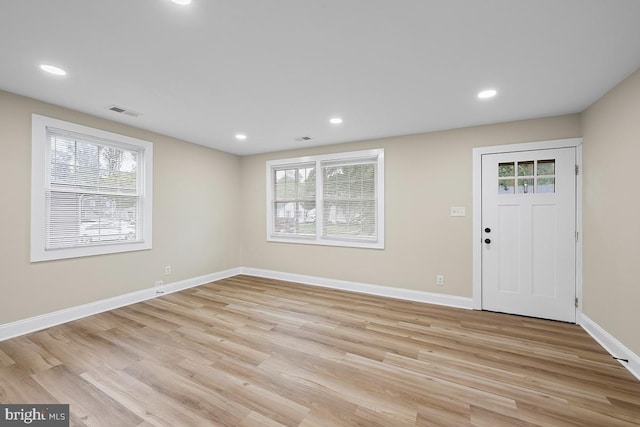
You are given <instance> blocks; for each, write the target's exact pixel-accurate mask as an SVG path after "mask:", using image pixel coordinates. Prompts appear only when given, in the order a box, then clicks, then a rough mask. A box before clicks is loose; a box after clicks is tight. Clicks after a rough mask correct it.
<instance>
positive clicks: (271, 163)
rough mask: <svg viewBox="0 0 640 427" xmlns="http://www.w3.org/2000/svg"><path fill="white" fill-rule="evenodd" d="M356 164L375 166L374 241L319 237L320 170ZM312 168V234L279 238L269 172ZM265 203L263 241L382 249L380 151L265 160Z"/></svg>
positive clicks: (382, 187) (382, 194)
mask: <svg viewBox="0 0 640 427" xmlns="http://www.w3.org/2000/svg"><path fill="white" fill-rule="evenodd" d="M359 161H370V162H371V163H374V164H375V165H376V168H377V171H376V177H375V179H376V236H375V240H374V239H371V240H370V239H366V238H362V239H358V238H353V239H349V238H333V237H324V236H323V234H324V233H323V229H322V227H323V219H322V218H323V212H324V209H323V206H322V203H323V196H322V194H323V190H322V185H323V177H322V174H321V173H320V171H321V170H322V166H323V165H325V164H330V163H331V162H336V163H337V164H344V163H345V162H346V163H349V162H353V164H355V163H358V162H359ZM303 166H314V167H315V170H316V208H315V210H316V234H315V236H313V235H308V236H296V235H284V236H280V235H278V234H276V233H274V230H273V215H274V212H273V205H274V197H275V195H274V188H273V170H274V169H275V168H283V167H303ZM265 181H266V187H267V188H266V194H267V198H266V202H267V210H266V212H267V217H266V221H267V227H266V230H267V241H268V242H277V243H298V244H308V245H321V246H342V247H352V248H368V249H384V222H385V221H384V148H376V149H370V150H361V151H351V152H346V153H332V154H323V155H318V156H304V157H297V158H288V159H278V160H268V161H267V162H266V180H265Z"/></svg>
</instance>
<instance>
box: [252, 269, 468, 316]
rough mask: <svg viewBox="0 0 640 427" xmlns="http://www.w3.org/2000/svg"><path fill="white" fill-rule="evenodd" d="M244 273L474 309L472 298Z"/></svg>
mask: <svg viewBox="0 0 640 427" xmlns="http://www.w3.org/2000/svg"><path fill="white" fill-rule="evenodd" d="M241 270H242V273H243V274H247V275H249V276H257V277H265V278H268V279H277V280H286V281H290V282H298V283H303V284H305V285H314V286H322V287H325V288H333V289H341V290H344V291H352V292H359V293H362V294H370V295H378V296H383V297H390V298H398V299H403V300H409V301H417V302H426V303H429V304H437V305H445V306H448V307H457V308H465V309H469V310H470V309H471V308H472V305H471V304H472V300H471V298H465V297H458V296H455V295H446V294H436V293H431V292H424V291H414V290H412V289H404V288H392V287H389V286H380V285H371V284H368V283H358V282H348V281H345V280H336V279H327V278H324V277H315V276H307V275H304V274H293V273H283V272H280V271H272V270H262V269H259V268H250V267H242V269H241Z"/></svg>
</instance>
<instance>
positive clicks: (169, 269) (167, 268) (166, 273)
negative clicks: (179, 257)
mask: <svg viewBox="0 0 640 427" xmlns="http://www.w3.org/2000/svg"><path fill="white" fill-rule="evenodd" d="M164 274H165V275H166V276H168V275H169V274H171V266H170V265H167V266H166V267H165V268H164Z"/></svg>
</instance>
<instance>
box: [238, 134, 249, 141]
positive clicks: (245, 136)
mask: <svg viewBox="0 0 640 427" xmlns="http://www.w3.org/2000/svg"><path fill="white" fill-rule="evenodd" d="M236 139H237V140H238V141H244V140H245V139H247V135H245V134H243V133H237V134H236Z"/></svg>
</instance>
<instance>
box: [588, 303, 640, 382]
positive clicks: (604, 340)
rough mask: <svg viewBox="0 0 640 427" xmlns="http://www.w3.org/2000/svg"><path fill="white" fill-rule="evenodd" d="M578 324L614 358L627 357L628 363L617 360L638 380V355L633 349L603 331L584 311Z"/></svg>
mask: <svg viewBox="0 0 640 427" xmlns="http://www.w3.org/2000/svg"><path fill="white" fill-rule="evenodd" d="M581 318H582V319H581V322H580V326H581V327H582V329H584V330H585V331H587V333H588V334H589V335H591V337H593V339H594V340H596V341H598V343H599V344H600V345H601V346H602V347H603V348H604V349H605V350H607V352H608V353H609V354H610V355H611V356H613V357H616V358H620V359H627V360H629V363H625V362H622V361H619V362H620V364H621V365H622V366H624V367H625V368H627V370H628V371H629V372H631V373H632V374H633V375H634V376H635V377H636V378H637V379H638V380H640V357H638V355H637V354H635V353H634V352H633V351H631V350H629V349H628V348H627V347H626V346H625V345H624V344H622V343H621V342H620V341H618V340H617V339H616V338H615V337H614V336H613V335H611V334H609V333H608V332H607V331H605V330H604V329H603V328H602V327H601V326H600V325H598V324H597V323H596V322H594V321H593V320H591V319H590V318H589V317H587V316H586V315H585V314H584V313H583V314H582V316H581Z"/></svg>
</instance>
